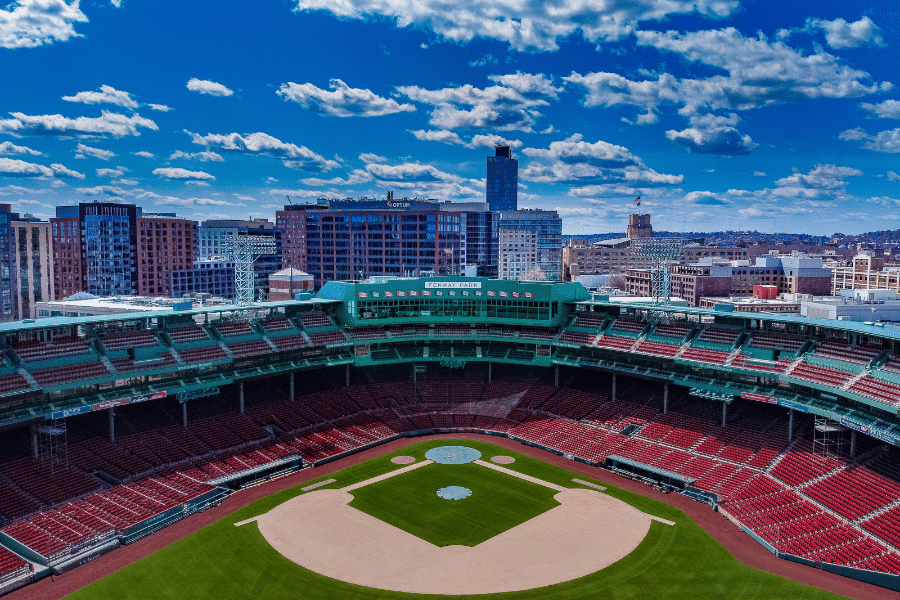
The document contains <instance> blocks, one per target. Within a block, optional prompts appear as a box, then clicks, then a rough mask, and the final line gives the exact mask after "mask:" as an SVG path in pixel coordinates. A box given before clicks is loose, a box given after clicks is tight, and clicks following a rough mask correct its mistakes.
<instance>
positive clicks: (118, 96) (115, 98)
mask: <svg viewBox="0 0 900 600" xmlns="http://www.w3.org/2000/svg"><path fill="white" fill-rule="evenodd" d="M62 99H63V100H65V101H66V102H81V103H82V104H115V105H116V106H121V107H122V108H130V109H136V108H137V107H138V106H139V104H138V103H137V101H136V100H135V99H134V98H132V97H131V94H129V93H128V92H123V91H120V90H117V89H116V88H114V87H112V86H108V85H101V86H100V91H99V92H78V93H77V94H75V95H74V96H63V97H62Z"/></svg>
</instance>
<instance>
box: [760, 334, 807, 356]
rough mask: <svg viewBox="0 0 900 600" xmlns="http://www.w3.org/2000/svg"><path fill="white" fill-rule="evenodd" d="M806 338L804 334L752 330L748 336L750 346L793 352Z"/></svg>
mask: <svg viewBox="0 0 900 600" xmlns="http://www.w3.org/2000/svg"><path fill="white" fill-rule="evenodd" d="M807 339H808V338H807V337H806V336H805V335H797V334H791V333H780V332H779V333H773V332H768V331H754V332H753V334H752V336H751V337H750V347H751V348H760V349H763V350H783V351H785V352H790V353H792V354H793V353H796V352H797V350H799V349H800V347H801V346H803V344H805V343H806V341H807Z"/></svg>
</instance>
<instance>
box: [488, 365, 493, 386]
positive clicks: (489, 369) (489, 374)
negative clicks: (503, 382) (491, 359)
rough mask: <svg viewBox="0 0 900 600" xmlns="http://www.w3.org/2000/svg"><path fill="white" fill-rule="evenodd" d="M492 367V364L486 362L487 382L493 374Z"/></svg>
mask: <svg viewBox="0 0 900 600" xmlns="http://www.w3.org/2000/svg"><path fill="white" fill-rule="evenodd" d="M492 367H493V364H492V363H488V383H490V382H491V381H492V379H491V376H492V375H493V371H492Z"/></svg>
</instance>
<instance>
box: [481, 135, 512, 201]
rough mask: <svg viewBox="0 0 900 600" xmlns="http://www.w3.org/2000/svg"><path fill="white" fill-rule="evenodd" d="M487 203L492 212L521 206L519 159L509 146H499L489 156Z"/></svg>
mask: <svg viewBox="0 0 900 600" xmlns="http://www.w3.org/2000/svg"><path fill="white" fill-rule="evenodd" d="M486 190H487V191H486V194H487V203H488V206H489V207H490V209H491V212H497V211H500V210H517V209H518V208H519V195H518V193H519V161H517V160H516V159H514V158H513V157H512V152H511V151H510V148H509V146H497V149H496V150H495V152H494V156H488V157H487V188H486Z"/></svg>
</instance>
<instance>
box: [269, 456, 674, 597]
mask: <svg viewBox="0 0 900 600" xmlns="http://www.w3.org/2000/svg"><path fill="white" fill-rule="evenodd" d="M480 456H481V454H480V452H478V451H477V450H474V449H472V448H466V447H464V446H444V447H441V448H435V449H432V450H430V451H429V452H428V453H427V454H426V457H427V460H424V461H420V462H417V463H413V464H410V465H408V466H405V467H403V468H400V469H395V470H393V471H390V472H388V473H386V474H385V475H381V476H379V477H375V478H372V479H370V480H367V481H363V482H361V483H357V484H354V485H352V486H348V487H345V488H342V489H320V490H315V491H312V492H309V493H306V494H302V495H300V496H297V497H296V498H293V499H291V500H288V501H287V502H284V503H283V504H281V505H279V506H277V507H275V508H273V509H272V510H270V511H269V512H267V513H265V514H263V515H260V516H259V517H257V518H256V521H257V524H258V527H259V531H260V532H261V533H262V535H263V536H264V537H265V538H266V540H267V541H268V542H269V543H270V544H271V545H272V547H273V548H274V549H275V550H277V551H278V552H280V553H281V554H282V555H283V556H285V557H286V558H288V559H289V560H291V561H293V562H295V563H297V564H299V565H302V566H303V567H305V568H307V569H310V570H312V571H315V572H316V573H319V574H322V575H325V576H327V577H332V578H334V579H338V580H341V581H346V582H349V583H354V584H358V585H362V586H366V587H372V588H379V589H384V590H393V591H399V592H411V593H421V594H487V593H498V592H510V591H517V590H527V589H532V588H537V587H542V586H546V585H551V584H555V583H560V582H563V581H569V580H571V579H576V578H578V577H582V576H585V575H588V574H590V573H593V572H595V571H598V570H600V569H603V568H604V567H607V566H609V565H611V564H612V563H614V562H616V561H617V560H619V559H621V558H623V557H625V556H627V555H628V554H629V553H631V552H632V551H633V550H634V549H635V548H636V547H637V546H638V544H640V543H641V541H642V540H643V539H644V536H645V535H646V534H647V532H648V531H649V529H650V523H651V521H652V520H660V521H662V520H661V519H656V518H655V517H653V516H651V515H648V514H645V513H643V512H641V511H639V510H637V509H636V508H634V507H632V506H630V505H628V504H626V503H625V502H622V501H620V500H617V499H616V498H613V497H611V496H608V495H606V494H603V493H602V492H600V491H597V490H594V489H583V488H563V487H561V486H558V485H556V484H553V483H549V482H546V481H542V480H540V479H536V478H534V477H529V476H526V475H523V474H521V473H518V472H516V471H512V470H510V469H507V468H504V467H501V466H498V465H497V464H494V463H490V462H485V461H481V460H478V459H479V458H480ZM435 463H437V464H435ZM469 463H473V464H474V465H477V467H476V466H467V467H463V466H451V467H444V468H445V469H448V470H447V471H446V472H443V473H441V478H443V477H444V475H446V474H449V475H448V479H452V478H453V473H454V471H453V469H457V470H460V469H464V468H468V469H469V471H468V473H470V474H471V473H473V472H476V473H477V475H478V476H479V477H481V476H482V475H483V474H484V475H486V476H488V477H490V478H492V479H493V478H508V477H516V478H519V479H520V480H523V481H524V482H528V483H521V482H520V483H519V484H518V485H522V486H528V485H531V484H536V485H541V486H543V487H545V488H550V489H551V490H552V491H553V492H555V494H554V495H553V496H552V498H553V500H555V501H556V503H558V505H556V506H554V507H553V508H550V509H549V510H546V511H544V512H542V513H541V514H538V515H537V516H534V517H532V518H530V519H528V520H526V521H524V522H522V523H519V524H517V525H515V526H513V527H511V528H509V529H506V530H505V531H502V532H500V533H498V534H496V535H493V537H490V538H489V539H486V540H485V541H481V543H478V544H476V545H473V546H463V545H448V546H443V547H441V546H437V545H435V544H432V543H430V542H428V541H426V540H424V539H422V538H420V537H417V536H416V535H413V534H411V533H407V532H406V531H403V530H402V529H400V528H398V527H396V526H394V525H391V524H389V523H387V522H385V521H383V520H381V519H379V518H376V517H374V516H372V515H370V514H367V513H366V512H363V511H362V510H357V509H356V508H353V507H351V506H350V503H351V502H352V501H353V500H354V495H353V494H352V493H351V492H352V491H353V490H362V488H365V487H367V486H369V485H373V486H374V485H379V486H384V485H386V484H388V485H390V484H392V483H402V481H403V479H401V478H409V477H413V476H418V477H420V478H427V477H428V476H429V469H431V470H432V471H431V472H430V473H437V472H439V467H440V465H469ZM481 468H483V469H484V471H481V470H480V469H481ZM420 469H421V470H420ZM475 469H478V470H477V471H474V470H475ZM411 471H416V473H415V475H413V474H411ZM459 472H460V478H461V479H465V478H463V477H462V475H463V473H462V471H459ZM470 478H471V475H470ZM389 480H390V482H389ZM425 480H427V479H423V481H425ZM505 481H508V482H509V484H510V485H511V486H515V485H516V480H514V479H506V480H505ZM383 482H384V483H383ZM338 483H339V482H338ZM416 483H417V486H416V487H417V488H418V487H427V486H421V485H420V484H419V483H418V481H417V482H416ZM455 483H458V482H455V481H446V482H445V484H444V485H440V486H435V488H434V489H431V490H423V493H424V492H425V491H427V493H428V494H430V498H432V499H434V498H437V500H436V501H437V502H440V503H441V505H440V506H442V507H448V510H467V509H466V506H470V507H472V506H474V505H473V504H471V503H472V502H473V500H474V499H475V498H476V497H477V495H478V494H479V491H478V487H477V486H474V485H471V483H468V482H465V486H466V487H465V488H462V486H457V485H454V484H455ZM501 483H504V482H501ZM470 486H471V487H474V488H475V490H474V492H473V491H472V490H469V489H468V487H470ZM446 487H452V488H461V489H465V490H466V491H467V492H468V494H469V495H466V494H465V493H461V491H460V490H459V489H457V490H455V493H456V495H459V496H462V497H461V498H460V499H457V500H455V501H453V502H446V501H445V500H441V499H440V498H439V497H438V496H437V495H435V494H436V492H437V491H438V489H443V488H446ZM383 489H385V490H386V491H388V492H390V491H391V488H383ZM398 489H399V487H398ZM404 489H405V488H404ZM536 489H538V490H540V488H536ZM553 492H546V493H547V494H548V495H549V494H551V493H553ZM482 493H486V492H482ZM402 495H403V494H397V496H401V497H396V498H395V506H396V507H398V509H399V510H402V507H403V497H402ZM484 500H486V499H485V498H482V499H481V501H484ZM548 502H549V500H548ZM426 516H427V515H426ZM663 522H665V523H669V522H667V521H663Z"/></svg>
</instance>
